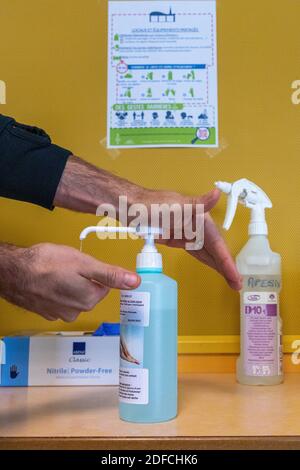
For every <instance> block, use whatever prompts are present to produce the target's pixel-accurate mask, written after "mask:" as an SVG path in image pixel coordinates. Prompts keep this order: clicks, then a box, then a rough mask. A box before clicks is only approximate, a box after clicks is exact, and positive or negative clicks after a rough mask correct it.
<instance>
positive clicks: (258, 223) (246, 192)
mask: <svg viewBox="0 0 300 470" xmlns="http://www.w3.org/2000/svg"><path fill="white" fill-rule="evenodd" d="M215 185H216V187H217V188H218V189H220V191H222V192H223V193H225V194H227V195H228V202H227V210H226V216H225V220H224V224H223V227H224V229H225V230H229V228H230V227H231V224H232V222H233V219H234V216H235V213H236V209H237V205H238V203H240V204H243V205H244V206H245V207H248V208H249V209H251V210H252V213H251V222H250V225H249V234H250V235H267V233H268V228H267V224H266V221H265V209H267V208H271V207H272V201H271V200H270V198H269V197H268V196H267V194H266V193H265V192H264V191H263V190H262V189H261V188H260V187H259V186H257V185H256V184H255V183H253V182H252V181H249V180H247V179H246V178H242V179H240V180H238V181H236V182H235V183H232V184H231V183H227V182H223V181H218V182H216V183H215Z"/></svg>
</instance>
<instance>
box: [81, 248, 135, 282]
mask: <svg viewBox="0 0 300 470" xmlns="http://www.w3.org/2000/svg"><path fill="white" fill-rule="evenodd" d="M86 258H87V260H86V263H85V266H84V269H83V270H82V271H81V273H80V274H81V275H82V276H83V277H85V278H86V279H90V280H93V281H96V282H98V283H100V284H101V285H102V286H106V287H109V288H113V289H125V290H128V289H135V288H136V287H138V286H139V285H140V282H141V279H140V277H139V276H138V275H137V274H136V273H134V272H132V271H127V270H126V269H123V268H120V267H119V266H113V265H109V264H105V263H102V262H101V261H97V260H95V259H94V258H92V257H90V256H86Z"/></svg>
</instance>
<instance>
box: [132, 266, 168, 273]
mask: <svg viewBox="0 0 300 470" xmlns="http://www.w3.org/2000/svg"><path fill="white" fill-rule="evenodd" d="M136 272H137V273H138V274H143V273H151V274H160V273H162V272H163V270H162V268H158V267H156V268H147V267H143V268H136Z"/></svg>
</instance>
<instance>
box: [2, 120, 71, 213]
mask: <svg viewBox="0 0 300 470" xmlns="http://www.w3.org/2000/svg"><path fill="white" fill-rule="evenodd" d="M71 154H72V152H70V151H69V150H66V149H63V148H61V147H58V146H57V145H54V144H52V142H51V139H50V137H49V136H48V135H47V134H46V132H44V131H43V130H42V129H39V128H38V127H32V126H26V125H24V124H19V123H17V122H16V121H15V120H14V119H12V118H9V117H6V116H3V115H1V114H0V196H2V197H6V198H10V199H18V200H20V201H26V202H31V203H33V204H37V205H39V206H42V207H45V208H47V209H53V199H54V197H55V193H56V190H57V186H58V184H59V181H60V179H61V176H62V173H63V171H64V169H65V165H66V163H67V160H68V157H69V156H70V155H71Z"/></svg>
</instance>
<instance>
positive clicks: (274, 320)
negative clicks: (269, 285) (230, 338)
mask: <svg viewBox="0 0 300 470" xmlns="http://www.w3.org/2000/svg"><path fill="white" fill-rule="evenodd" d="M243 315H244V332H245V333H244V363H245V374H246V375H250V376H272V375H278V374H279V373H280V340H279V334H278V296H277V293H276V292H244V298H243Z"/></svg>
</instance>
